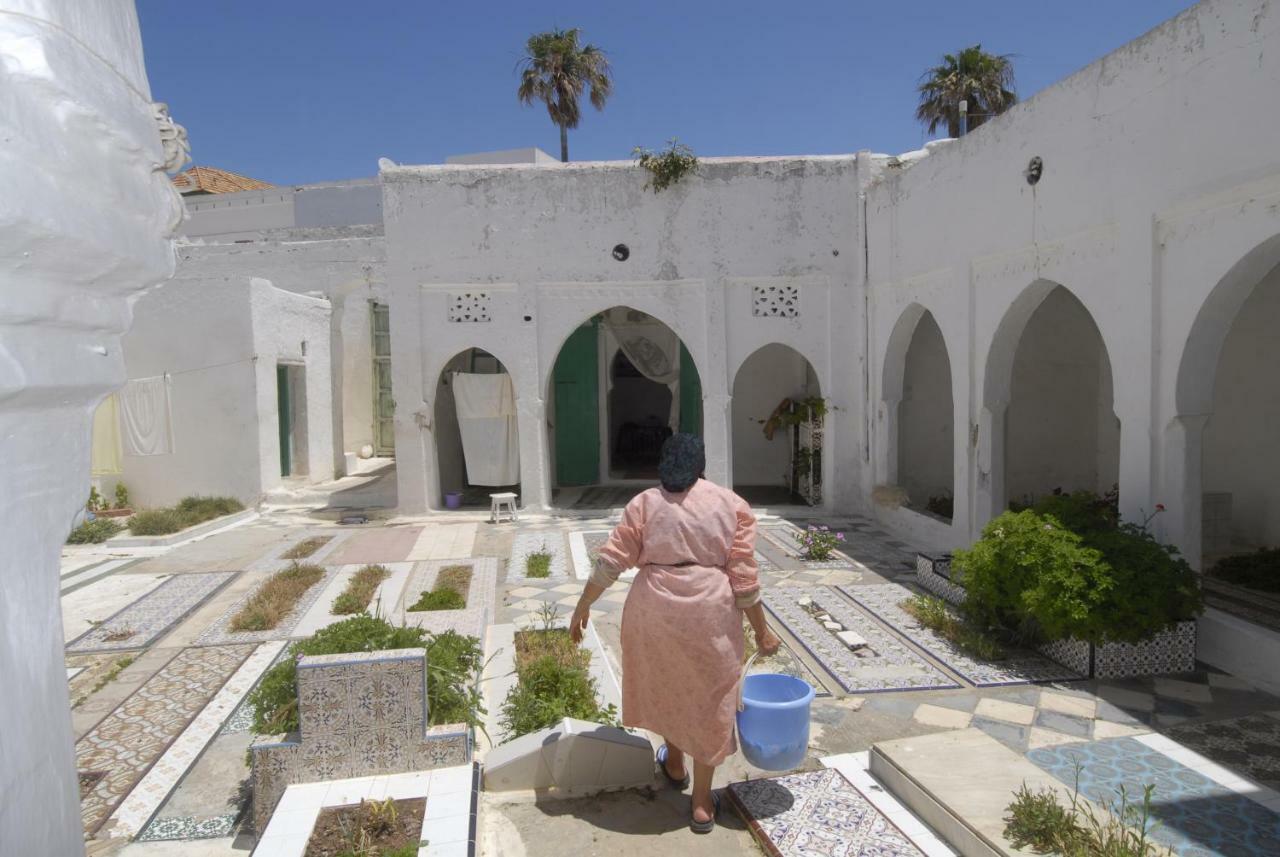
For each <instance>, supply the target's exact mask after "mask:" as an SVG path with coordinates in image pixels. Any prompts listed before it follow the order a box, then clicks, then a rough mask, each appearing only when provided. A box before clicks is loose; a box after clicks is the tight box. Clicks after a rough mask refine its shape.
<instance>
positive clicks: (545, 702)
mask: <svg viewBox="0 0 1280 857" xmlns="http://www.w3.org/2000/svg"><path fill="white" fill-rule="evenodd" d="M518 674H519V680H518V681H517V682H516V686H515V687H513V688H512V689H511V692H510V693H508V694H507V698H506V700H505V701H504V702H503V703H502V728H503V730H504V731H505V733H506V738H507V740H510V739H512V738H518V737H520V736H521V735H528V734H529V733H530V732H536V731H538V730H539V729H545V728H546V727H548V726H551V725H552V724H554V723H558V722H559V721H560V720H562V719H564V718H565V717H574V718H577V719H579V720H589V721H594V722H597V723H607V724H610V725H617V711H616V709H615V708H614V707H613V706H612V705H610V706H608V707H606V708H601V707H600V702H599V698H598V697H597V693H596V681H595V679H593V678H592V677H591V675H590V673H588V672H587V669H586V668H585V667H578V666H571V665H568V664H566V663H564V662H563V661H561V660H560V659H557V658H556V657H555V656H554V655H543V656H542V657H539V658H537V659H535V660H532V661H530V662H529V663H528V664H526V665H525V666H523V667H521V668H520V670H519V671H518Z"/></svg>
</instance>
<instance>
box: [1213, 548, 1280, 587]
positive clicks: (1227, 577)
mask: <svg viewBox="0 0 1280 857" xmlns="http://www.w3.org/2000/svg"><path fill="white" fill-rule="evenodd" d="M1209 574H1210V575H1212V576H1213V577H1216V578H1218V579H1219V580H1222V581H1225V582H1226V583H1231V584H1234V585H1236V586H1244V587H1248V588H1249V589H1257V590H1258V591H1260V592H1280V548H1261V549H1260V550H1257V551H1255V552H1254V553H1242V554H1237V555H1235V556H1229V557H1226V558H1225V559H1222V560H1219V561H1218V564H1217V565H1215V566H1214V567H1213V569H1212V570H1211V571H1210V572H1209Z"/></svg>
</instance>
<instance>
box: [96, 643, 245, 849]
mask: <svg viewBox="0 0 1280 857" xmlns="http://www.w3.org/2000/svg"><path fill="white" fill-rule="evenodd" d="M253 648H254V647H253V646H248V645H241V646H218V647H211V648H204V649H195V648H191V649H185V650H183V651H182V652H180V653H178V655H176V656H175V657H174V658H173V659H172V660H171V661H169V663H167V664H165V665H164V666H163V667H161V668H160V670H159V671H158V672H157V673H156V674H155V675H153V676H152V677H151V678H149V679H148V680H147V681H146V682H145V683H144V684H143V685H142V686H141V687H139V688H138V689H137V690H136V691H134V693H133V694H132V695H131V696H129V697H128V698H127V699H125V701H124V702H122V703H121V704H120V705H119V706H118V707H117V708H116V709H115V710H114V711H112V712H111V713H110V714H108V715H107V716H106V717H105V718H103V720H102V722H101V723H99V724H98V725H97V726H95V727H94V728H93V729H91V730H89V732H88V733H87V734H86V735H85V736H84V737H83V738H81V739H80V740H79V741H78V742H76V767H77V769H78V770H81V771H105V772H106V776H105V777H103V778H102V779H101V780H99V781H98V782H97V783H95V784H94V785H93V787H92V788H91V789H90V790H89V791H88V793H87V794H86V795H85V796H84V798H83V799H82V800H81V803H80V812H81V820H82V822H83V824H84V830H85V833H86V834H93V833H95V832H96V831H97V830H98V828H100V827H101V826H102V825H103V823H104V822H105V821H106V820H107V818H108V816H110V815H111V813H112V812H114V811H115V809H116V808H117V807H118V806H119V805H120V802H121V801H122V800H124V798H125V796H126V795H128V794H129V792H130V791H131V790H132V789H133V787H134V786H135V785H136V784H137V783H138V781H139V780H141V779H142V777H143V776H144V775H145V774H146V773H147V771H148V770H149V769H150V768H151V766H152V765H154V764H155V763H156V761H157V760H159V759H160V757H161V756H162V755H163V754H164V752H165V751H166V750H168V749H169V746H170V745H171V744H172V743H173V741H174V739H175V738H177V737H178V736H179V735H180V734H181V733H182V732H183V731H184V730H185V729H186V728H187V726H188V725H189V724H190V723H191V722H192V719H193V718H195V716H196V715H197V714H198V713H199V712H200V711H201V709H203V708H204V706H205V705H206V704H207V703H208V702H209V700H210V699H212V698H213V697H214V695H215V694H216V693H217V692H218V691H219V690H220V689H221V688H222V686H223V685H224V684H225V683H226V682H227V680H228V679H229V678H230V677H231V675H232V674H233V673H235V672H236V670H238V669H239V668H240V666H241V664H243V663H244V661H245V659H246V658H248V657H249V655H250V654H251V653H252V652H253Z"/></svg>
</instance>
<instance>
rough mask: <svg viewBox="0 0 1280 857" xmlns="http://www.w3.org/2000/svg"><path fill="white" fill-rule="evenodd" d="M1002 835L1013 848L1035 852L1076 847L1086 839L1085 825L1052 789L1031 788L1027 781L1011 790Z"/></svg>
mask: <svg viewBox="0 0 1280 857" xmlns="http://www.w3.org/2000/svg"><path fill="white" fill-rule="evenodd" d="M1006 811H1007V812H1008V815H1006V816H1005V818H1004V823H1005V826H1004V835H1005V837H1006V838H1007V839H1008V840H1009V842H1010V844H1012V845H1013V847H1014V848H1026V849H1030V850H1032V851H1034V852H1036V853H1037V854H1047V853H1049V852H1053V851H1056V852H1058V853H1061V854H1065V853H1069V852H1071V851H1074V850H1077V849H1078V848H1079V847H1080V846H1081V845H1083V844H1084V842H1085V829H1084V827H1083V826H1081V824H1080V822H1079V820H1078V819H1077V818H1076V815H1075V813H1074V812H1072V811H1071V809H1070V808H1068V807H1065V806H1063V805H1062V803H1061V802H1060V801H1059V800H1058V793H1057V792H1056V791H1055V790H1053V789H1048V788H1045V789H1041V790H1040V791H1038V792H1033V791H1031V789H1029V788H1028V787H1027V784H1026V783H1023V784H1022V788H1020V789H1018V791H1016V792H1014V795H1013V803H1011V804H1009V806H1008V807H1007V808H1006Z"/></svg>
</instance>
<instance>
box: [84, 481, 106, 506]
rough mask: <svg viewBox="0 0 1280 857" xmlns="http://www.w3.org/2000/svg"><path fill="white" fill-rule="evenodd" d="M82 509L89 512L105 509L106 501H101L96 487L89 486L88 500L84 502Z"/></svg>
mask: <svg viewBox="0 0 1280 857" xmlns="http://www.w3.org/2000/svg"><path fill="white" fill-rule="evenodd" d="M84 507H85V508H86V509H88V510H89V511H90V512H101V511H102V510H103V509H105V508H106V507H107V501H106V500H104V499H102V495H101V494H99V493H98V487H97V486H96V485H90V486H89V499H88V500H86V501H85V504H84Z"/></svg>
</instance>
